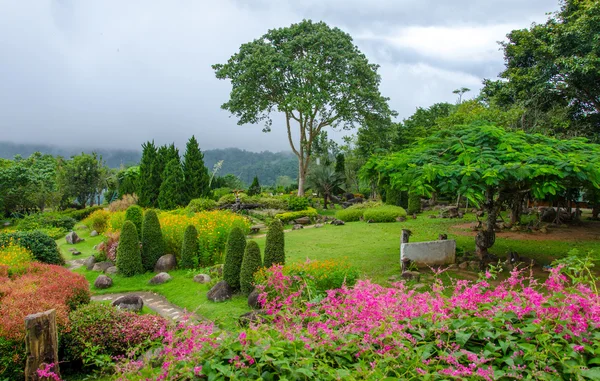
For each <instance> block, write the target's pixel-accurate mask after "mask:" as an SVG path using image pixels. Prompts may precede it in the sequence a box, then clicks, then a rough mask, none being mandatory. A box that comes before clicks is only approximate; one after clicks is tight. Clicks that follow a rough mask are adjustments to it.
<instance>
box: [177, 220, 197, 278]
mask: <svg viewBox="0 0 600 381" xmlns="http://www.w3.org/2000/svg"><path fill="white" fill-rule="evenodd" d="M196 266H198V231H197V230H196V227H194V225H189V226H188V227H187V228H186V229H185V232H184V233H183V244H182V245H181V262H180V263H179V267H181V268H182V269H193V268H195V267H196Z"/></svg>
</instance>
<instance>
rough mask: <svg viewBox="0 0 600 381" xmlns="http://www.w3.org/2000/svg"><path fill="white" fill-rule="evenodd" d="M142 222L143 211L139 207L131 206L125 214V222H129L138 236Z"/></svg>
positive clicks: (140, 232)
mask: <svg viewBox="0 0 600 381" xmlns="http://www.w3.org/2000/svg"><path fill="white" fill-rule="evenodd" d="M143 220H144V211H143V210H142V208H141V207H140V206H139V205H131V206H130V207H129V208H127V211H126V212H125V221H131V222H133V224H134V225H135V228H136V229H137V232H138V235H141V234H142V222H143Z"/></svg>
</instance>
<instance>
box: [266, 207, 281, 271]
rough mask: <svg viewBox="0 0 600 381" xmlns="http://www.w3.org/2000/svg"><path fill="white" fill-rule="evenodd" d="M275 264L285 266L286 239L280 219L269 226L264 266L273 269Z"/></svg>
mask: <svg viewBox="0 0 600 381" xmlns="http://www.w3.org/2000/svg"><path fill="white" fill-rule="evenodd" d="M274 264H280V265H283V264H285V237H284V233H283V224H282V223H281V221H280V220H279V219H277V218H276V219H274V220H273V221H272V222H271V223H270V224H269V230H268V231H267V237H266V241H265V259H264V266H265V267H267V268H268V267H271V266H273V265H274Z"/></svg>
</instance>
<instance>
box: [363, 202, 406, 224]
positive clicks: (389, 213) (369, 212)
mask: <svg viewBox="0 0 600 381" xmlns="http://www.w3.org/2000/svg"><path fill="white" fill-rule="evenodd" d="M398 217H406V210H404V208H401V207H399V206H393V205H384V206H381V207H378V208H369V209H364V213H363V219H364V220H365V221H367V222H396V220H397V218H398Z"/></svg>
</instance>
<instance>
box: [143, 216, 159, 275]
mask: <svg viewBox="0 0 600 381" xmlns="http://www.w3.org/2000/svg"><path fill="white" fill-rule="evenodd" d="M164 252H165V243H164V240H163V236H162V231H161V229H160V222H159V221H158V216H157V215H156V212H155V211H154V210H148V211H147V212H146V213H145V214H144V222H143V223H142V264H143V265H144V269H146V270H149V271H152V270H154V265H156V262H157V261H158V258H160V257H161V256H162V255H163V254H164Z"/></svg>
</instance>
